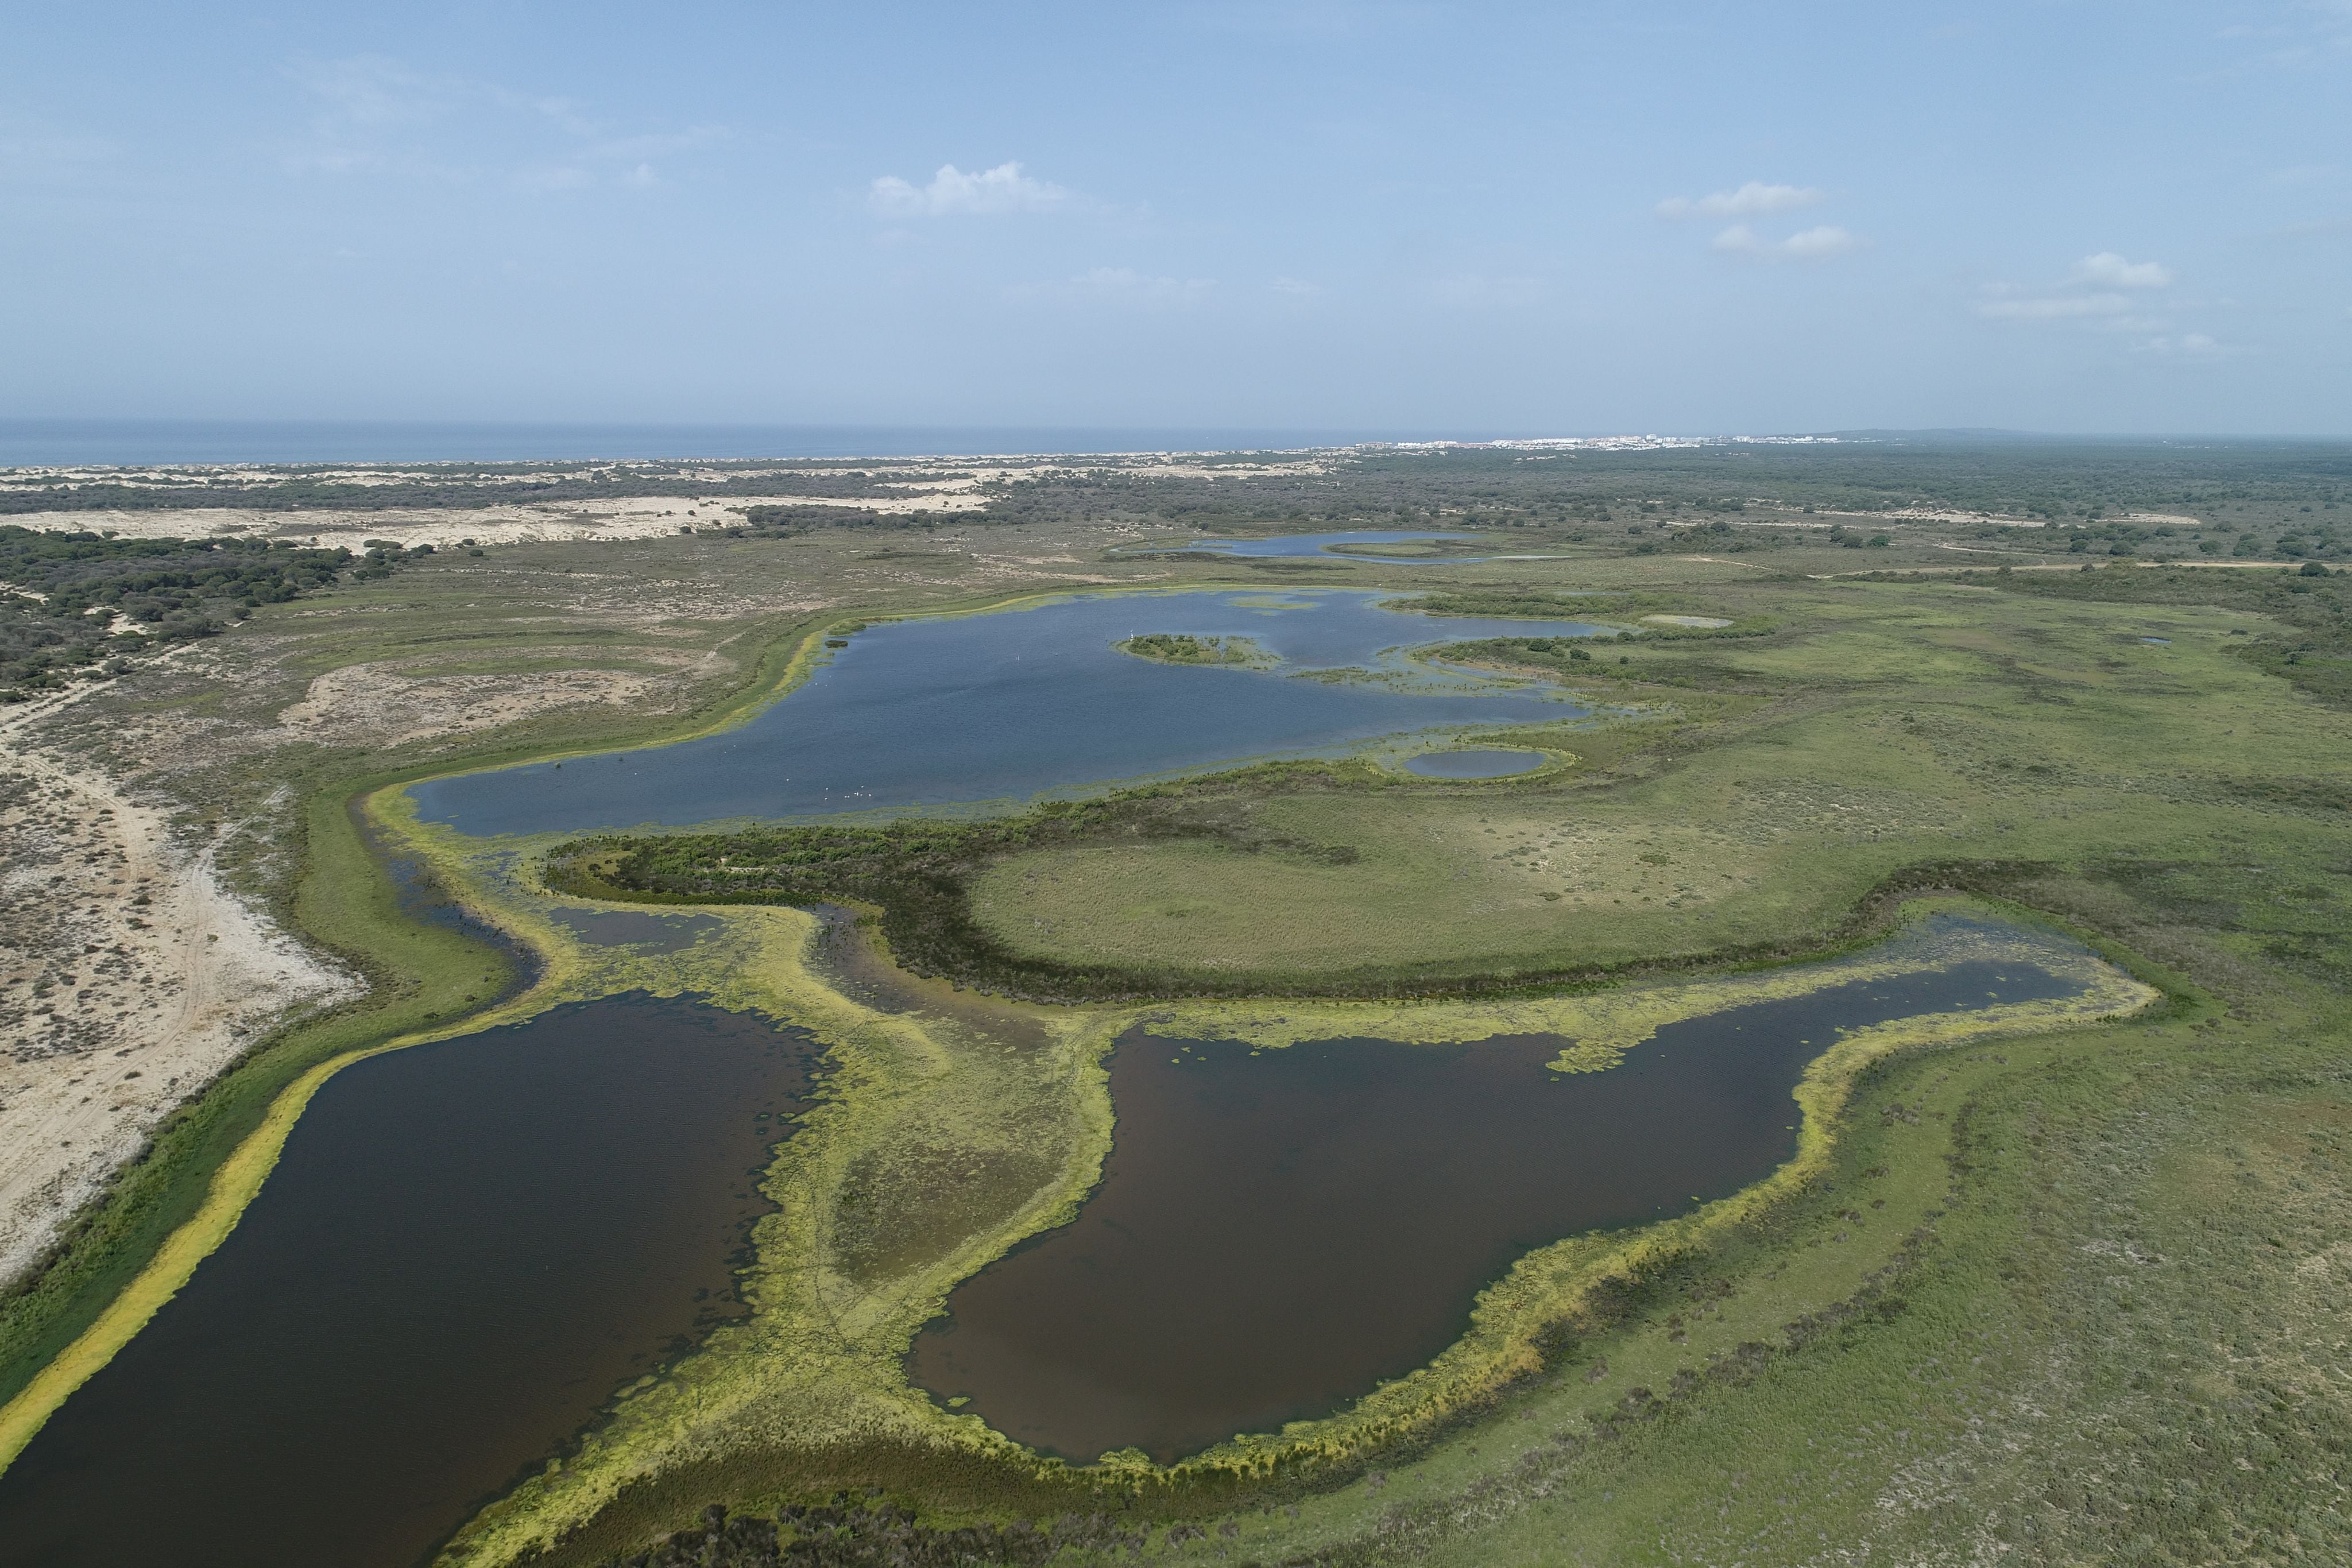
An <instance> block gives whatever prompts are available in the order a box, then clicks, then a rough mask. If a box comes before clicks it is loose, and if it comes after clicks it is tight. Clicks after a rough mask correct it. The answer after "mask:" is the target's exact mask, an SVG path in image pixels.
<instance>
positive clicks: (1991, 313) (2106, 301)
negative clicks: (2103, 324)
mask: <svg viewBox="0 0 2352 1568" xmlns="http://www.w3.org/2000/svg"><path fill="white" fill-rule="evenodd" d="M2130 305H2131V301H2130V300H2128V299H2126V298H2124V297H2123V296H2122V295H2120V294H2055V295H2046V296H2044V297H2042V298H2028V299H1988V300H1986V301H1985V302H1984V303H1983V304H1981V305H1979V306H1978V307H1977V314H1978V315H1979V316H1982V317H1984V318H1985V319H1987V320H1989V321H2072V320H2078V319H2081V318H2083V317H2085V316H2118V315H2121V314H2122V313H2123V312H2124V311H2125V310H2126V309H2127V308H2130Z"/></svg>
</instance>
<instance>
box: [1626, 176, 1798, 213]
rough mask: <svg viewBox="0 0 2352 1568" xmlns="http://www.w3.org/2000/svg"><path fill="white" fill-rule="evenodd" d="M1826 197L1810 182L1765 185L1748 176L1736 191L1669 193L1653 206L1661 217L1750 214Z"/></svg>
mask: <svg viewBox="0 0 2352 1568" xmlns="http://www.w3.org/2000/svg"><path fill="white" fill-rule="evenodd" d="M1827 199H1828V195H1827V193H1825V192H1822V191H1816V190H1814V189H1813V188H1812V187H1811V186H1810V185H1768V184H1766V183H1763V182H1762V181H1760V180H1750V181H1748V183H1746V184H1744V185H1742V186H1740V187H1739V189H1738V190H1736V191H1717V192H1716V193H1714V194H1713V195H1709V196H1701V197H1699V198H1698V199H1697V200H1696V201H1693V200H1691V199H1690V198H1689V197H1687V196H1669V197H1667V198H1666V199H1665V200H1664V201H1663V202H1660V203H1659V204H1658V209H1657V210H1658V215H1659V216H1660V217H1662V218H1754V217H1762V216H1764V215H1766V214H1770V213H1785V212H1788V211H1790V210H1791V209H1792V208H1796V207H1810V206H1812V205H1814V204H1816V203H1819V202H1822V201H1825V200H1827Z"/></svg>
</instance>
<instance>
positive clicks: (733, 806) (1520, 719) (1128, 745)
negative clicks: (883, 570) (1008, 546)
mask: <svg viewBox="0 0 2352 1568" xmlns="http://www.w3.org/2000/svg"><path fill="white" fill-rule="evenodd" d="M1388 597H1389V596H1388V595H1384V594H1381V593H1377V592H1369V591H1341V590H1324V591H1310V592H1298V593H1294V592H1268V593H1250V592H1194V593H1127V594H1087V595H1079V596H1075V597H1072V598H1067V599H1056V600H1050V601H1045V602H1043V603H1038V604H1033V605H1027V606H1023V607H1018V608H1014V609H1009V610H1001V611H995V612H990V613H987V614H982V615H965V616H946V617H940V618H936V619H930V620H918V621H897V622H883V623H881V624H878V625H876V626H872V627H869V628H867V629H866V631H864V632H859V633H857V634H856V636H855V637H853V638H851V639H850V640H849V642H848V645H847V646H845V647H843V648H839V649H836V650H834V651H833V653H831V655H830V656H829V657H828V658H827V660H826V662H825V663H824V664H822V665H820V666H819V667H818V668H817V669H816V670H815V671H814V674H811V676H810V678H809V680H808V682H807V683H806V684H805V685H803V686H801V687H800V688H799V689H798V690H796V691H793V693H791V694H790V695H787V696H786V697H784V698H783V700H782V701H781V702H778V703H776V704H774V705H773V706H771V707H769V708H768V709H767V710H766V711H765V712H763V713H761V715H760V716H758V717H756V718H754V719H753V720H751V722H750V723H749V724H746V725H744V726H743V727H740V728H738V729H734V730H730V731H728V732H727V733H725V734H722V735H714V736H708V737H703V738H701V739H698V740H690V741H685V742H682V743H680V744H678V745H675V746H666V747H655V748H652V749H648V750H641V751H626V752H609V753H604V754H603V755H599V756H593V757H581V758H572V759H570V760H568V761H565V762H561V763H535V764H532V765H530V766H528V767H521V768H501V769H499V770H496V771H492V772H484V773H470V774H461V775H458V776H457V777H454V778H448V779H431V780H428V781H426V782H424V783H421V784H418V785H416V786H415V789H414V790H413V794H414V795H415V800H416V802H417V807H418V810H419V812H420V813H421V814H422V815H423V816H424V817H425V819H426V820H427V821H436V822H446V823H449V824H452V825H454V826H455V827H457V828H458V829H459V830H460V831H465V832H469V833H481V834H491V833H538V832H558V831H583V830H591V829H598V828H625V827H635V826H639V825H643V824H648V823H659V824H663V825H669V826H676V825H682V824H686V823H690V822H703V821H713V820H716V819H722V818H730V817H767V818H791V817H805V816H814V815H820V814H824V813H829V812H839V811H863V810H877V809H882V808H897V807H908V806H918V805H924V806H937V805H948V804H954V803H959V802H972V801H992V800H1026V799H1031V798H1034V797H1035V796H1037V795H1040V794H1043V793H1045V792H1047V791H1051V790H1058V789H1069V788H1075V787H1081V786H1086V785H1091V784H1101V783H1108V782H1110V781H1114V780H1118V779H1141V778H1149V777H1152V776H1156V775H1163V774H1169V773H1175V772H1180V771H1183V770H1186V769H1192V768H1209V767H1214V766H1218V765H1222V764H1231V763H1237V762H1242V761H1245V760H1247V759H1249V758H1261V757H1302V756H1313V755H1319V754H1330V753H1335V752H1339V751H1344V750H1346V749H1348V748H1349V747H1353V746H1356V745H1360V744H1361V743H1362V742H1364V741H1367V740H1372V739H1377V738H1379V737H1382V736H1390V735H1399V734H1405V733H1409V732H1412V731H1417V730H1423V729H1439V728H1446V727H1467V726H1475V725H1486V724H1512V723H1529V722H1543V721H1548V720H1557V719H1562V718H1573V717H1576V716H1580V715H1581V714H1583V713H1584V712H1585V711H1586V710H1585V709H1583V708H1581V707H1580V706H1576V705H1575V704H1574V703H1572V702H1570V700H1569V699H1568V698H1567V696H1566V695H1565V694H1564V693H1562V692H1561V691H1559V689H1558V688H1556V687H1551V686H1546V685H1503V684H1497V683H1494V682H1488V681H1482V680H1478V679H1475V678H1472V677H1470V676H1468V675H1465V674H1454V673H1449V672H1446V671H1444V670H1439V669H1433V668H1431V667H1428V666H1424V665H1419V664H1409V663H1407V662H1406V660H1405V659H1404V658H1403V656H1402V650H1404V649H1407V648H1411V647H1415V646H1426V645H1429V644H1433V643H1450V642H1461V641H1466V640H1470V639H1475V638H1482V637H1507V636H1529V635H1549V636H1584V635H1591V634H1594V633H1596V632H1600V631H1601V628H1599V627H1595V626H1591V625H1588V624H1586V623H1584V622H1576V621H1517V620H1496V619H1488V618H1480V617H1465V616H1443V615H1418V614H1412V613H1409V612H1399V611H1395V610H1390V609H1385V608H1382V601H1383V600H1384V599H1386V598H1388ZM1150 632H1179V633H1190V634H1192V635H1194V636H1202V637H1245V638H1248V639H1250V640H1251V641H1252V642H1254V643H1255V644H1256V645H1257V646H1258V647H1259V648H1261V649H1263V650H1265V652H1266V653H1269V654H1271V655H1273V656H1274V657H1275V658H1276V660H1278V661H1279V663H1278V664H1276V666H1275V667H1273V668H1268V669H1249V668H1241V667H1231V666H1229V667H1218V666H1207V665H1183V664H1161V663H1156V662H1154V661H1151V660H1149V659H1140V658H1136V657H1133V656H1131V655H1129V654H1126V653H1119V652H1118V651H1117V650H1116V648H1115V647H1114V644H1115V643H1118V642H1120V641H1122V640H1124V639H1127V638H1130V637H1135V636H1140V635H1143V634H1145V633H1150Z"/></svg>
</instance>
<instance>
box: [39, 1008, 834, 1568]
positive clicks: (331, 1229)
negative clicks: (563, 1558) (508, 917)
mask: <svg viewBox="0 0 2352 1568" xmlns="http://www.w3.org/2000/svg"><path fill="white" fill-rule="evenodd" d="M813 1067H814V1054H813V1051H812V1048H811V1047H810V1046H809V1045H808V1044H807V1042H806V1041H805V1040H804V1039H803V1037H801V1036H799V1035H797V1034H796V1033H793V1032H790V1031H785V1030H777V1029H775V1028H772V1027H771V1026H770V1025H768V1024H766V1023H764V1022H762V1021H761V1020H758V1019H748V1018H743V1017H740V1016H738V1015H735V1014H731V1013H727V1012H722V1011H719V1009H714V1008H709V1007H705V1006H698V1005H697V1004H694V1003H692V1002H687V1001H656V1000H653V999H651V998H645V997H641V996H640V997H621V998H608V999H606V1000H604V1001H599V1002H593V1003H590V1004H588V1005H586V1006H582V1007H572V1008H566V1009H561V1010H558V1011H555V1012H551V1013H548V1014H546V1015H543V1016H542V1017H540V1018H538V1019H532V1020H531V1021H530V1022H529V1023H525V1024H520V1025H517V1026H513V1027H509V1028H505V1029H496V1030H488V1031H485V1032H483V1033H481V1034H477V1035H471V1036H467V1037H464V1038H461V1039H457V1040H444V1041H441V1042H439V1043H437V1044H433V1045H423V1046H415V1047H412V1048H411V1049H409V1050H406V1051H394V1052H391V1053H390V1054H387V1055H384V1056H379V1057H374V1058H372V1059H370V1060H368V1061H362V1062H359V1063H356V1064H355V1065H353V1066H351V1067H348V1068H346V1069H344V1070H343V1071H341V1072H340V1073H338V1074H336V1075H335V1077H333V1078H331V1079H330V1080H329V1081H328V1082H327V1084H326V1086H325V1087H324V1088H322V1089H321V1090H320V1092H319V1094H318V1097H317V1098H316V1099H315V1100H313V1101H312V1102H311V1103H310V1109H309V1110H308V1111H307V1112H305V1113H304V1114H303V1116H302V1119H301V1121H300V1122H299V1123H298V1124H296V1126H295V1128H294V1132H293V1134H292V1136H291V1137H289V1139H288V1140H287V1144H286V1151H285V1155H284V1157H283V1159H282V1160H281V1161H280V1162H279V1164H278V1169H277V1170H276V1172H275V1173H273V1174H272V1175H271V1176H270V1178H269V1180H268V1184H267V1185H266V1186H263V1188H262V1189H261V1193H260V1196H259V1197H257V1198H256V1199H255V1200H254V1202H253V1205H252V1207H250V1208H249V1209H248V1210H247V1212H246V1215H245V1218H244V1219H243V1221H242V1222H241V1223H240V1224H239V1225H238V1226H237V1228H236V1230H234V1231H233V1232H231V1233H230V1235H229V1238H228V1239H227V1240H226V1242H225V1243H223V1244H222V1247H221V1249H220V1250H219V1251H217V1252H215V1253H214V1254H213V1256H212V1257H211V1258H209V1259H207V1260H205V1262H204V1263H203V1265H202V1266H200V1267H199V1268H198V1269H197V1270H196V1272H195V1276H194V1279H192V1280H191V1281H189V1282H188V1285H187V1287H186V1288H185V1289H184V1290H183V1291H181V1292H180V1294H179V1295H178V1296H176V1297H175V1298H173V1300H172V1301H170V1302H169V1303H168V1304H167V1305H165V1306H164V1308H163V1311H161V1312H158V1313H157V1314H156V1315H155V1319H154V1321H153V1322H151V1323H150V1324H148V1326H147V1327H146V1328H145V1329H144V1330H142V1332H141V1333H140V1334H139V1335H138V1337H136V1338H135V1339H133V1340H132V1341H131V1343H130V1344H128V1345H127V1346H125V1347H124V1348H123V1350H122V1353H121V1354H120V1355H118V1356H116V1357H115V1359H114V1361H113V1362H112V1363H111V1364H109V1365H108V1366H107V1367H106V1368H105V1369H104V1370H102V1371H100V1373H99V1374H98V1375H96V1376H95V1377H93V1378H91V1379H90V1381H89V1383H88V1384H86V1385H83V1386H82V1388H81V1390H80V1391H79V1393H77V1394H76V1395H75V1396H73V1397H72V1398H71V1399H68V1401H66V1403H65V1405H64V1406H63V1407H62V1408H61V1409H60V1410H59V1411H58V1413H57V1415H56V1416H52V1417H51V1418H50V1420H49V1423H48V1425H47V1427H44V1428H43V1429H42V1430H41V1432H40V1434H39V1435H38V1436H37V1437H35V1438H34V1439H33V1442H32V1444H31V1446H30V1447H29V1448H26V1450H25V1452H24V1454H23V1455H22V1456H21V1457H20V1458H18V1459H17V1460H16V1463H15V1464H14V1465H11V1466H10V1467H9V1468H8V1469H7V1470H6V1471H5V1473H0V1563H5V1564H9V1565H11V1568H14V1565H16V1564H26V1565H30V1564H35V1563H38V1564H42V1565H43V1568H121V1565H123V1564H126V1563H170V1564H172V1565H173V1568H316V1565H317V1564H320V1563H334V1564H336V1565H337V1568H413V1565H415V1564H416V1563H421V1562H423V1561H424V1560H425V1558H426V1557H427V1556H428V1555H429V1554H430V1553H431V1552H432V1550H433V1548H434V1546H435V1545H436V1543H437V1542H440V1541H441V1540H442V1539H443V1538H444V1537H446V1535H448V1534H449V1533H450V1532H451V1531H454V1530H456V1529H457V1527H458V1526H459V1525H461V1524H463V1523H464V1522H465V1521H467V1519H468V1518H470V1517H471V1516H472V1514H473V1513H474V1511H476V1510H477V1509H478V1508H479V1507H480V1506H481V1505H482V1504H483V1503H484V1502H486V1501H488V1500H489V1499H490V1498H491V1497H492V1496H494V1495H495V1494H497V1493H499V1491H502V1490H505V1489H506V1488H507V1487H508V1486H509V1485H511V1484H512V1483H513V1482H514V1481H515V1480H516V1479H518V1478H519V1477H520V1475H521V1474H522V1473H524V1472H525V1471H527V1470H529V1469H533V1468H535V1467H536V1466H537V1465H539V1464H541V1463H542V1462H543V1461H544V1460H545V1459H546V1458H548V1457H549V1456H550V1455H551V1454H552V1453H554V1452H555V1451H556V1450H557V1449H558V1448H560V1447H561V1446H562V1444H563V1442H564V1441H565V1440H566V1439H567V1438H568V1437H570V1436H571V1435H572V1433H573V1432H575V1431H577V1430H578V1429H579V1428H580V1427H582V1426H583V1425H584V1424H586V1423H587V1422H588V1421H589V1420H591V1419H592V1418H593V1416H595V1414H596V1412H597V1411H598V1410H599V1409H600V1408H601V1407H602V1406H604V1403H605V1402H606V1401H607V1400H608V1399H609V1398H611V1397H612V1396H613V1394H614V1391H615V1390H616V1389H618V1388H620V1387H621V1386H622V1385H625V1384H627V1383H628V1382H630V1381H631V1380H632V1379H634V1378H635V1377H637V1376H639V1375H642V1374H644V1373H645V1372H646V1371H647V1370H648V1369H650V1368H652V1367H654V1366H655V1365H656V1364H658V1363H659V1362H661V1361H663V1360H665V1359H666V1358H667V1357H668V1356H670V1355H672V1354H676V1353H677V1351H679V1350H680V1349H682V1348H684V1347H685V1346H686V1345H687V1344H688V1343H690V1342H691V1340H692V1339H693V1338H694V1337H695V1336H696V1335H698V1333H700V1332H702V1331H703V1330H705V1329H707V1328H708V1327H709V1326H710V1325H711V1324H712V1323H713V1322H717V1321H719V1320H720V1319H722V1318H724V1317H726V1316H730V1315H732V1314H733V1313H734V1312H737V1311H738V1310H740V1309H739V1308H738V1307H737V1305H736V1303H735V1301H734V1298H733V1296H732V1293H731V1292H732V1288H733V1268H734V1266H735V1263H736V1261H737V1260H739V1259H740V1254H741V1253H742V1250H743V1249H744V1248H746V1247H747V1246H748V1245H749V1241H750V1228H751V1223H752V1221H753V1220H754V1219H756V1218H758V1217H759V1216H760V1215H761V1214H762V1213H765V1212H767V1211H768V1209H769V1208H770V1207H771V1206H770V1205H769V1204H768V1203H767V1201H766V1200H765V1199H764V1198H763V1197H761V1196H760V1194H759V1192H758V1189H757V1183H758V1180H759V1176H760V1173H761V1171H763V1170H764V1169H765V1167H766V1166H767V1165H768V1163H769V1161H770V1159H771V1157H772V1148H773V1145H775V1143H776V1142H777V1141H778V1140H779V1139H781V1138H782V1137H783V1136H784V1135H785V1134H788V1133H789V1132H790V1131H791V1127H792V1124H791V1123H789V1122H787V1121H786V1120H785V1118H786V1117H787V1116H789V1115H791V1114H792V1113H793V1112H794V1110H795V1109H796V1107H797V1104H798V1103H799V1101H800V1100H801V1098H802V1097H803V1095H804V1093H805V1092H806V1091H807V1089H808V1086H809V1082H810V1074H811V1071H812V1069H813Z"/></svg>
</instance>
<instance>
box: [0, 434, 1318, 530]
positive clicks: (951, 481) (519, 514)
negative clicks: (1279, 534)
mask: <svg viewBox="0 0 2352 1568" xmlns="http://www.w3.org/2000/svg"><path fill="white" fill-rule="evenodd" d="M946 463H952V458H950V461H931V463H908V465H896V463H875V465H873V473H877V475H879V473H891V475H901V477H889V479H879V477H877V479H875V485H879V486H882V489H889V491H891V494H889V496H887V498H842V496H791V494H785V496H724V498H722V496H698V498H696V496H685V494H679V496H616V498H595V501H562V503H551V506H527V503H506V506H480V507H466V510H445V507H385V510H367V513H355V510H299V513H273V510H258V507H233V506H228V507H221V506H209V507H186V510H181V507H172V510H134V513H115V510H87V513H21V515H12V517H5V522H12V524H16V527H26V529H64V531H75V529H89V531H101V534H103V531H113V534H120V536H125V538H216V536H254V538H287V540H303V543H318V546H348V548H352V550H360V548H362V543H364V540H369V538H391V540H395V543H402V546H433V548H436V550H446V548H452V546H458V548H461V546H468V543H475V546H518V543H546V540H564V543H574V540H581V538H652V536H656V534H675V531H677V529H682V527H694V529H708V527H724V524H730V522H739V519H740V515H743V510H746V507H752V506H840V507H873V510H891V513H931V515H955V513H971V510H979V507H983V506H985V503H988V496H985V494H983V491H981V486H983V485H990V482H1000V479H1028V477H1034V475H1037V473H1040V465H1037V463H1034V461H1030V463H1013V465H985V463H983V465H952V468H946ZM604 468H612V465H604ZM618 468H625V465H618ZM1051 468H1054V470H1061V473H1129V475H1150V477H1192V479H1234V477H1261V475H1301V473H1306V475H1310V473H1324V468H1327V463H1322V461H1315V458H1301V461H1291V463H1251V465H1233V468H1225V465H1204V463H1185V461H1181V458H1162V456H1131V458H1119V461H1101V458H1096V461H1056V463H1051ZM186 473H205V475H236V473H240V470H221V468H186V470H99V468H37V470H36V468H28V470H16V473H12V475H9V477H12V479H19V482H52V479H58V482H118V479H127V482H139V479H151V477H155V475H186ZM258 477H268V475H266V473H261V470H257V479H258ZM313 477H320V479H336V482H346V485H393V482H402V479H409V477H414V475H393V473H374V470H364V468H355V470H348V473H331V475H313ZM706 477H722V475H706ZM689 482H691V475H689V477H687V479H682V485H679V489H687V486H689Z"/></svg>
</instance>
